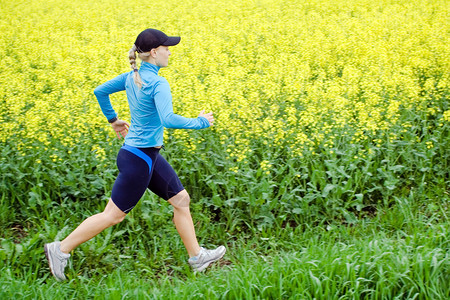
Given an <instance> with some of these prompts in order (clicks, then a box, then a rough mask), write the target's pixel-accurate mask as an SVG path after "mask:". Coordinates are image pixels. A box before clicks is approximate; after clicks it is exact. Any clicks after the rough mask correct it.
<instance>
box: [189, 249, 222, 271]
mask: <svg viewBox="0 0 450 300" xmlns="http://www.w3.org/2000/svg"><path fill="white" fill-rule="evenodd" d="M226 252H227V249H225V251H223V253H222V255H221V256H220V257H219V258H217V259H215V260H211V261H208V262H206V263H205V264H204V265H203V266H202V267H201V268H198V269H196V270H195V271H196V272H202V271H203V270H205V269H206V268H207V267H209V265H210V264H212V263H213V262H216V261H218V260H219V259H221V258H222V257H223V256H224V255H225V253H226Z"/></svg>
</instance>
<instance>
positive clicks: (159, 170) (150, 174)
mask: <svg viewBox="0 0 450 300" xmlns="http://www.w3.org/2000/svg"><path fill="white" fill-rule="evenodd" d="M159 151H160V148H154V147H152V148H136V147H131V146H128V145H123V147H122V148H121V149H120V150H119V153H118V154H117V167H118V168H119V175H118V176H117V179H116V181H115V182H114V186H113V189H112V193H111V199H112V201H113V202H114V204H115V205H116V206H117V207H118V208H119V209H120V210H121V211H123V212H124V213H128V212H129V211H130V210H131V209H133V207H134V206H136V204H137V203H138V202H139V199H141V197H142V195H144V193H145V190H146V189H147V188H148V189H149V190H150V191H152V192H153V193H155V194H156V195H158V196H160V197H161V198H163V199H165V200H169V199H170V198H172V197H173V196H175V195H176V194H178V193H179V192H181V191H182V190H184V187H183V185H182V184H181V181H180V179H179V178H178V175H177V173H175V170H174V169H173V168H172V166H171V165H170V164H169V163H168V162H167V160H165V158H164V157H162V156H161V154H159Z"/></svg>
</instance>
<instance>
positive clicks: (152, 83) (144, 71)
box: [44, 29, 226, 280]
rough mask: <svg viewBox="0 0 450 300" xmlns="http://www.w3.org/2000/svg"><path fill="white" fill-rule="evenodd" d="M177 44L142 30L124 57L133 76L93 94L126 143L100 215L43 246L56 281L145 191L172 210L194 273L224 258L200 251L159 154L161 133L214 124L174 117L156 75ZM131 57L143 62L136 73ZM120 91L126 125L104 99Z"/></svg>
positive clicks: (208, 117) (181, 196) (185, 199)
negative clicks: (126, 113)
mask: <svg viewBox="0 0 450 300" xmlns="http://www.w3.org/2000/svg"><path fill="white" fill-rule="evenodd" d="M179 42H180V37H175V36H167V35H166V34H165V33H163V32H161V31H159V30H156V29H146V30H144V31H143V32H141V33H140V34H139V35H138V37H137V39H136V42H135V43H134V45H133V47H132V48H131V49H130V51H129V60H130V64H131V68H132V71H131V72H127V73H124V74H121V75H119V76H117V77H116V78H114V79H112V80H110V81H107V82H105V83H104V84H102V85H100V86H98V87H97V88H96V89H95V90H94V94H95V96H96V97H97V100H98V102H99V104H100V107H101V109H102V112H103V114H104V115H105V117H106V118H107V120H108V122H109V123H110V124H111V126H112V128H113V129H114V131H115V132H116V134H117V137H118V138H120V137H121V136H123V137H125V143H124V145H123V147H122V148H121V149H120V151H119V153H118V155H117V166H118V169H119V175H118V176H117V179H116V181H115V182H114V185H113V188H112V193H111V198H110V199H109V202H108V204H107V205H106V207H105V210H104V211H103V212H101V213H99V214H96V215H93V216H91V217H89V218H87V219H86V220H84V221H83V222H82V223H81V224H80V225H79V226H78V227H77V228H76V229H75V230H74V231H73V232H72V233H71V234H69V236H67V237H66V238H65V239H64V240H62V241H61V242H59V241H56V242H53V243H49V244H45V246H44V250H45V255H46V257H47V259H48V262H49V266H50V271H51V272H52V274H53V276H55V277H56V279H58V280H65V279H66V277H65V275H64V269H65V267H66V265H67V261H68V259H69V257H70V254H69V253H70V252H71V251H72V250H73V249H75V248H76V247H77V246H78V245H80V244H82V243H84V242H86V241H88V240H90V239H91V238H93V237H95V236H96V235H97V234H99V233H100V232H102V231H103V230H105V229H106V228H108V227H111V226H112V225H115V224H117V223H120V222H121V221H123V220H124V218H125V216H126V215H127V213H128V212H130V211H131V210H132V209H133V207H134V206H135V205H136V204H137V203H138V201H139V199H140V198H141V197H142V195H143V194H144V192H145V191H146V189H147V188H148V189H149V190H150V191H152V192H153V193H155V194H156V195H158V196H160V197H161V198H163V199H165V200H167V201H168V202H169V203H170V204H171V205H172V206H173V208H174V210H173V211H174V216H173V221H174V223H175V226H176V229H177V231H178V233H179V234H180V237H181V239H182V241H183V244H184V246H185V247H186V250H187V252H188V255H189V259H188V262H189V264H190V265H191V266H192V268H193V269H194V271H203V270H204V269H205V268H206V267H208V266H209V264H211V263H212V262H214V261H217V260H219V259H220V258H222V257H223V255H224V254H225V251H226V249H225V247H224V246H220V247H218V248H216V249H214V250H207V249H205V248H203V247H200V246H199V244H198V242H197V237H196V234H195V229H194V223H193V221H192V217H191V213H190V210H189V203H190V197H189V194H188V193H187V192H186V190H185V189H184V187H183V185H182V184H181V182H180V179H179V178H178V176H177V174H176V173H175V171H174V169H173V168H172V167H171V165H170V164H169V163H168V162H167V161H166V160H165V159H164V158H163V157H162V156H161V154H160V153H159V151H160V149H161V148H162V146H163V132H164V127H166V128H184V129H202V128H207V127H210V126H212V125H213V122H214V117H213V114H212V113H205V112H204V110H203V111H202V112H201V113H200V114H199V116H198V118H193V119H191V118H185V117H182V116H180V115H177V114H175V113H174V112H173V107H172V96H171V93H170V87H169V83H168V82H167V80H166V79H165V78H163V77H160V76H158V71H159V69H160V68H164V67H167V66H168V64H169V56H170V51H169V46H175V45H177V44H178V43H179ZM136 52H137V53H138V55H139V58H140V59H141V61H142V63H141V67H140V68H139V70H138V69H137V66H136ZM119 91H126V94H127V99H128V104H129V107H130V114H131V125H129V124H128V123H127V122H125V121H123V120H120V119H119V118H118V115H117V113H116V112H115V111H114V109H113V107H112V105H111V101H110V98H109V95H110V94H112V93H116V92H119Z"/></svg>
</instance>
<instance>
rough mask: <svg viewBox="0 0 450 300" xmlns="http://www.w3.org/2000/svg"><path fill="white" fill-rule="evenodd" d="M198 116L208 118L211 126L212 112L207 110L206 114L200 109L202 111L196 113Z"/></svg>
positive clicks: (212, 120)
mask: <svg viewBox="0 0 450 300" xmlns="http://www.w3.org/2000/svg"><path fill="white" fill-rule="evenodd" d="M198 116H199V117H203V118H206V120H208V122H209V126H213V125H214V124H213V123H214V116H213V113H212V112H209V113H207V114H205V110H202V112H201V113H200V114H199V115H198Z"/></svg>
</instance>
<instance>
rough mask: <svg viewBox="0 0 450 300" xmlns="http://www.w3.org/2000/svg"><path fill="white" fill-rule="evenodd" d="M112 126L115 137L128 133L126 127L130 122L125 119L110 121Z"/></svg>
mask: <svg viewBox="0 0 450 300" xmlns="http://www.w3.org/2000/svg"><path fill="white" fill-rule="evenodd" d="M111 126H112V128H113V129H114V131H115V132H116V134H117V138H119V139H120V138H121V137H125V136H126V135H127V134H128V128H129V127H130V124H128V123H127V122H126V121H123V120H119V119H118V120H117V121H115V122H113V123H111Z"/></svg>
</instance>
